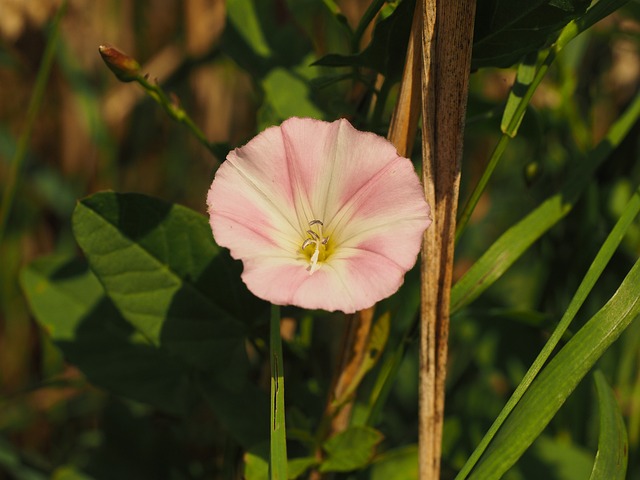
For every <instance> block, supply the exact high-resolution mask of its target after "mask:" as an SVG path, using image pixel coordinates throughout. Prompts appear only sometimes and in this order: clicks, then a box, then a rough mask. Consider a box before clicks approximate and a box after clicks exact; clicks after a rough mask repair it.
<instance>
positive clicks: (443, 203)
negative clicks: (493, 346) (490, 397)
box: [419, 0, 475, 480]
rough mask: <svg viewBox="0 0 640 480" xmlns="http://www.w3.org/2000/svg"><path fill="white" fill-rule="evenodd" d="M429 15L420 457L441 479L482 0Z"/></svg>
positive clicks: (427, 478) (430, 10)
mask: <svg viewBox="0 0 640 480" xmlns="http://www.w3.org/2000/svg"><path fill="white" fill-rule="evenodd" d="M419 3H421V2H420V1H419ZM421 15H422V26H423V34H422V93H423V97H422V118H423V122H422V161H423V184H424V189H425V197H426V199H427V202H429V205H431V208H432V218H433V224H432V225H431V227H429V228H428V229H427V231H426V232H425V236H424V244H423V249H422V272H421V283H422V287H421V288H422V300H421V329H420V392H419V396H420V414H419V429H420V431H419V439H420V445H419V462H420V479H421V480H435V479H438V478H440V456H441V439H442V425H443V420H444V387H445V378H446V369H447V340H448V336H449V302H450V293H451V280H452V270H453V249H454V239H455V224H456V212H457V205H458V192H459V187H460V160H461V157H462V143H463V132H464V119H465V111H466V103H467V90H468V81H469V70H470V61H471V44H472V40H473V21H474V15H475V0H457V1H453V2H452V1H447V0H441V1H437V0H422V12H421Z"/></svg>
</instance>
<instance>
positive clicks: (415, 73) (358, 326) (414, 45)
mask: <svg viewBox="0 0 640 480" xmlns="http://www.w3.org/2000/svg"><path fill="white" fill-rule="evenodd" d="M421 10H422V9H421V7H420V4H419V2H418V5H416V12H421ZM421 20H422V19H421V16H420V15H417V14H416V15H414V21H413V25H412V28H411V37H410V39H409V45H408V48H407V59H406V62H405V68H404V73H403V76H402V81H401V84H400V90H399V94H398V102H397V104H396V106H395V109H394V112H393V116H392V118H391V124H390V126H389V133H388V135H387V138H388V140H389V141H390V142H391V143H393V144H394V145H395V147H396V149H397V150H398V153H399V154H400V155H402V156H404V157H410V156H411V151H412V150H413V144H414V140H415V136H416V132H417V130H418V121H419V118H420V109H421V104H420V88H421V85H420V60H421V57H420V51H421V48H420V45H421V43H420V39H421V23H422V22H421ZM373 313H374V309H373V308H369V309H366V310H362V311H360V312H357V313H355V314H354V315H353V316H351V317H347V325H346V327H345V333H344V337H343V344H342V349H341V353H340V360H339V362H338V366H337V368H336V373H335V380H334V384H333V387H332V389H331V395H330V398H329V402H328V405H327V409H326V411H325V415H330V416H332V421H331V426H330V431H329V432H328V433H327V436H331V435H333V434H335V433H338V432H340V431H343V430H344V429H346V428H347V427H348V425H349V420H350V415H351V408H352V407H353V400H352V401H350V402H348V403H346V404H344V405H342V406H341V409H340V411H339V412H337V413H336V412H334V411H333V410H332V408H333V407H332V406H331V404H332V401H333V399H335V398H341V393H342V392H343V391H344V390H345V389H346V388H347V387H348V385H349V384H350V383H351V382H352V381H353V379H354V376H355V374H356V372H358V370H359V368H360V365H361V363H362V361H363V360H364V353H365V351H366V347H367V344H368V341H369V336H370V333H371V326H372V324H373ZM334 415H335V416H334ZM317 478H321V476H320V475H319V473H318V472H313V474H312V476H310V479H317Z"/></svg>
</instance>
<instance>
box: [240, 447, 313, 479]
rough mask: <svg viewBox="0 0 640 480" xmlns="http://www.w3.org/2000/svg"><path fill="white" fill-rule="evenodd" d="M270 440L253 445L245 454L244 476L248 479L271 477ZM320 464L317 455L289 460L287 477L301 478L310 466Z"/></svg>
mask: <svg viewBox="0 0 640 480" xmlns="http://www.w3.org/2000/svg"><path fill="white" fill-rule="evenodd" d="M267 458H269V442H263V443H260V444H258V445H254V446H252V447H251V448H250V449H249V450H247V452H246V453H245V455H244V477H243V478H245V479H246V480H267V479H268V478H269V462H268V460H267ZM317 464H318V460H317V459H316V458H315V457H299V458H292V459H289V460H288V462H287V478H290V479H295V478H299V477H300V476H301V475H302V474H304V472H306V471H307V470H308V469H309V468H311V467H313V466H314V465H317Z"/></svg>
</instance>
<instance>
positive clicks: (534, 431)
mask: <svg viewBox="0 0 640 480" xmlns="http://www.w3.org/2000/svg"><path fill="white" fill-rule="evenodd" d="M638 314H640V260H639V261H637V262H636V263H635V265H634V266H633V267H632V269H631V271H630V272H629V274H628V275H627V276H626V278H625V279H624V280H623V282H622V284H621V285H620V287H619V288H618V290H617V291H616V293H615V294H614V295H613V297H611V299H610V300H609V301H608V302H607V304H606V305H605V306H604V307H602V309H601V310H600V311H598V313H596V314H595V315H594V316H593V317H592V318H591V319H590V320H589V321H588V322H587V323H586V324H585V325H584V327H582V328H581V329H580V330H579V331H578V332H577V333H576V334H575V335H574V336H573V338H572V339H571V340H569V342H567V344H566V345H565V346H564V347H563V348H562V349H561V350H560V352H558V354H557V355H556V356H555V357H554V358H553V359H552V360H551V361H550V362H549V364H548V365H547V366H546V367H545V369H544V370H543V371H542V372H541V373H540V375H539V376H538V377H537V378H536V380H535V381H534V382H533V384H532V385H531V387H530V388H529V389H528V390H527V392H526V393H525V394H524V396H523V397H522V399H521V400H520V402H519V403H518V405H517V406H516V407H515V408H514V410H513V411H512V413H511V415H509V417H508V418H507V419H506V421H505V422H504V424H503V425H502V427H501V428H500V430H499V431H498V433H497V435H496V436H495V437H494V439H493V440H492V442H491V443H490V444H489V447H488V448H487V450H486V451H485V453H484V455H483V456H482V457H481V458H480V460H479V462H478V463H477V464H476V466H475V468H474V469H473V470H472V472H471V475H470V476H469V478H471V479H478V480H479V479H482V480H491V479H498V478H500V477H501V475H502V474H503V473H504V472H506V471H507V470H508V469H509V468H510V467H511V466H512V465H513V464H514V463H515V462H516V461H517V460H518V458H520V456H521V455H522V454H523V453H524V451H525V450H526V449H527V448H528V447H529V445H531V443H532V442H533V441H534V440H535V438H536V437H537V436H538V435H539V434H540V433H541V432H542V430H543V429H544V428H545V427H546V425H547V424H548V423H549V421H551V419H552V418H553V416H554V415H555V414H556V412H557V411H558V409H559V408H560V407H561V406H562V405H563V404H564V402H565V400H566V399H567V397H568V396H569V395H570V394H571V392H572V391H573V390H574V389H575V387H576V386H577V384H578V383H579V382H580V380H582V378H583V377H584V376H585V375H586V374H587V372H588V371H589V370H590V369H591V367H592V366H593V365H594V363H595V362H596V361H597V360H598V359H599V358H600V356H601V355H602V354H603V353H604V352H605V351H606V350H607V348H608V347H609V346H610V345H611V344H612V343H613V342H614V341H615V340H616V339H617V338H618V337H619V336H620V334H621V333H622V332H623V331H624V329H625V328H626V327H627V326H628V325H629V324H630V323H631V322H632V321H633V320H634V319H635V318H636V317H637V316H638Z"/></svg>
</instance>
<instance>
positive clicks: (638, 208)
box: [456, 188, 640, 480]
mask: <svg viewBox="0 0 640 480" xmlns="http://www.w3.org/2000/svg"><path fill="white" fill-rule="evenodd" d="M639 212H640V188H638V189H637V190H636V191H635V193H634V195H633V196H632V197H631V200H629V203H628V204H627V206H626V207H625V210H624V212H623V213H622V215H621V216H620V218H619V220H618V221H617V222H616V224H615V226H614V227H613V229H612V230H611V233H610V234H609V236H608V237H607V239H606V240H605V242H604V244H603V245H602V247H601V248H600V250H599V251H598V254H597V255H596V258H595V259H594V260H593V262H592V263H591V266H590V267H589V270H588V271H587V273H586V275H585V276H584V278H583V280H582V282H581V283H580V286H579V287H578V290H577V291H576V293H575V295H574V296H573V298H572V299H571V302H570V303H569V306H568V307H567V310H566V312H565V313H564V315H563V316H562V318H561V319H560V322H559V323H558V325H557V326H556V329H555V330H554V331H553V333H552V334H551V337H550V338H549V340H548V341H547V343H546V344H545V346H544V347H543V349H542V351H541V352H540V354H539V355H538V357H537V358H536V359H535V361H534V362H533V364H532V365H531V367H530V368H529V371H528V372H527V373H526V375H525V376H524V378H523V379H522V381H521V382H520V384H519V385H518V387H517V388H516V390H515V392H513V395H512V396H511V398H510V399H509V401H508V402H507V404H506V405H505V406H504V408H503V409H502V411H501V412H500V415H498V418H496V420H495V421H494V423H493V425H491V428H490V429H489V431H488V432H487V433H486V434H485V436H484V438H483V439H482V441H481V442H480V444H479V445H478V447H477V448H476V449H475V450H474V452H473V454H472V455H471V457H469V460H467V463H465V465H464V467H463V468H462V470H460V473H458V476H457V477H456V480H463V479H465V478H466V477H467V476H468V475H469V473H470V472H471V470H472V469H473V467H474V466H475V464H476V463H477V462H478V460H479V459H480V457H481V456H482V454H483V453H484V451H485V450H486V448H487V446H488V445H489V443H490V442H491V440H492V439H493V437H494V436H495V435H496V433H497V432H498V430H499V429H500V427H501V426H502V424H503V423H504V421H505V420H506V418H507V417H508V416H509V414H510V413H511V412H512V411H513V409H514V408H515V406H516V405H517V404H518V402H519V401H520V399H521V398H522V396H523V395H524V394H525V392H526V391H527V389H528V388H529V386H530V385H531V383H532V382H533V380H534V379H535V378H536V376H537V375H538V373H539V372H540V370H542V367H543V366H544V365H545V363H546V362H547V360H548V359H549V357H550V356H551V354H552V353H553V351H554V349H555V348H556V346H557V345H558V343H559V342H560V340H561V338H562V336H563V335H564V333H565V332H566V331H567V328H569V325H570V324H571V321H572V320H573V318H574V317H575V315H576V313H577V312H578V310H579V309H580V307H581V306H582V304H583V303H584V301H585V300H586V298H587V295H588V294H589V292H591V290H592V289H593V286H594V285H595V283H596V281H597V280H598V278H600V275H601V274H602V272H603V270H604V268H605V267H606V266H607V264H608V263H609V260H610V259H611V257H612V256H613V254H614V252H615V251H616V249H617V247H618V245H619V244H620V242H621V241H622V238H623V237H624V234H625V232H626V231H627V229H628V227H629V225H631V222H633V219H634V218H635V217H636V216H637V215H638V213H639Z"/></svg>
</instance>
